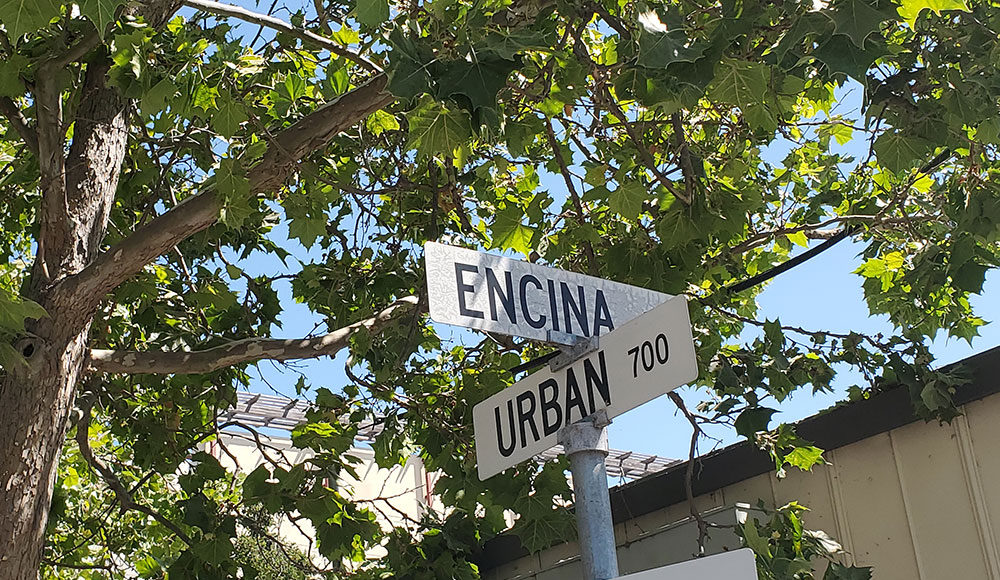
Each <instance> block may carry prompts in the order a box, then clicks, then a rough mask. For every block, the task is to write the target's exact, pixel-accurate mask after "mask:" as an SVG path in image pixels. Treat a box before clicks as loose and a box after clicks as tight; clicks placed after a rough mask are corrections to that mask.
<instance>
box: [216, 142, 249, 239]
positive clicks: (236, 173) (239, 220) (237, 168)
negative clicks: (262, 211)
mask: <svg viewBox="0 0 1000 580" xmlns="http://www.w3.org/2000/svg"><path fill="white" fill-rule="evenodd" d="M215 183H216V187H217V189H218V193H219V196H220V201H221V202H222V213H221V214H220V216H219V221H221V222H222V223H223V224H225V225H226V226H227V227H230V228H238V227H240V226H241V225H243V222H244V221H245V220H246V219H247V218H248V217H250V214H252V213H253V208H252V207H251V206H250V180H249V179H247V175H246V171H245V170H244V169H243V166H242V165H240V162H239V160H238V159H233V158H231V157H227V158H226V159H223V160H222V161H221V162H220V163H219V168H218V169H217V170H216V171H215Z"/></svg>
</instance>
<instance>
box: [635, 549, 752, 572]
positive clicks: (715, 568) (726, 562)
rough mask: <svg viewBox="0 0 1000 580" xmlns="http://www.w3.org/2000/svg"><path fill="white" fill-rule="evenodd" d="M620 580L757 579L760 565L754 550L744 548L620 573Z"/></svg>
mask: <svg viewBox="0 0 1000 580" xmlns="http://www.w3.org/2000/svg"><path fill="white" fill-rule="evenodd" d="M618 580H757V564H756V563H755V562H754V558H753V550H751V549H750V548H743V549H740V550H734V551H732V552H723V553H721V554H716V555H715V556H707V557H705V558H697V559H695V560H688V561H687V562H681V563H679V564H671V565H670V566H663V567H662V568H654V569H653V570H645V571H643V572H636V573H635V574H627V575H625V576H619V577H618Z"/></svg>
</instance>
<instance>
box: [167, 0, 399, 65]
mask: <svg viewBox="0 0 1000 580" xmlns="http://www.w3.org/2000/svg"><path fill="white" fill-rule="evenodd" d="M184 5H185V6H188V7H190V8H195V9H198V10H204V11H205V12H210V13H212V14H216V15H219V16H232V17H233V18H239V19H240V20H244V21H246V22H250V23H252V24H257V25H259V26H266V27H268V28H273V29H274V30H278V31H281V32H285V33H287V34H289V35H291V36H294V37H295V38H298V39H300V40H306V41H309V42H312V43H315V44H318V45H320V46H321V47H323V48H325V49H326V50H329V51H330V52H332V53H333V54H336V55H337V56H342V57H344V58H346V59H348V60H351V61H353V62H355V63H357V64H358V65H360V66H361V67H362V68H364V69H365V70H368V71H371V72H374V73H379V72H382V69H380V68H379V67H378V66H377V65H376V64H375V63H373V62H372V61H370V60H368V59H366V58H365V57H363V56H361V55H360V54H355V53H353V52H351V51H349V50H347V49H345V48H344V47H342V46H340V45H339V44H337V43H336V42H333V41H332V40H330V39H329V38H326V37H323V36H320V35H318V34H316V33H315V32H310V31H308V30H303V29H301V28H296V27H294V26H292V25H291V24H289V23H287V22H285V21H284V20H281V19H279V18H274V17H273V16H268V15H266V14H261V13H259V12H253V11H250V10H247V9H246V8H243V7H242V6H233V5H231V4H222V3H221V2H213V1H211V0H184Z"/></svg>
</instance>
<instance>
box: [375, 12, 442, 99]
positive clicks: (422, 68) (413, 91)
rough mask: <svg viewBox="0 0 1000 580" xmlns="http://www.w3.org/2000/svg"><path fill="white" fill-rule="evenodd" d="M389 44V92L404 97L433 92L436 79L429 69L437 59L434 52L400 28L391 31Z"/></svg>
mask: <svg viewBox="0 0 1000 580" xmlns="http://www.w3.org/2000/svg"><path fill="white" fill-rule="evenodd" d="M389 45H390V46H391V47H392V51H390V52H389V67H388V68H389V84H388V85H387V87H386V88H387V89H388V90H389V92H390V93H392V94H394V95H396V96H397V97H400V98H404V99H409V98H413V97H416V96H418V95H420V94H423V93H427V92H431V89H432V87H433V86H434V81H433V79H432V78H431V75H430V72H429V70H430V66H431V65H432V64H433V63H435V62H436V60H437V58H436V57H435V56H434V53H433V52H431V51H430V50H429V49H428V48H427V47H426V46H424V45H423V44H418V42H417V41H416V40H414V39H412V38H410V37H409V36H408V35H405V34H404V33H403V32H402V31H401V30H400V29H399V28H396V29H394V30H393V31H392V32H390V33H389Z"/></svg>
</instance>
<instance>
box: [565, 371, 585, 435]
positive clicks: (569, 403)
mask: <svg viewBox="0 0 1000 580" xmlns="http://www.w3.org/2000/svg"><path fill="white" fill-rule="evenodd" d="M574 408H577V409H579V410H580V416H579V417H578V419H583V418H584V417H586V416H587V415H589V414H590V413H588V412H587V407H585V406H584V404H583V397H582V396H581V395H580V385H578V384H577V382H576V374H575V373H573V368H572V367H570V368H567V369H566V405H565V410H566V423H565V424H566V425H569V424H570V423H572V422H573V421H575V420H576V419H573V415H572V411H573V409H574Z"/></svg>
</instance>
